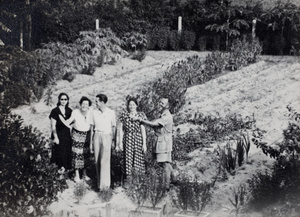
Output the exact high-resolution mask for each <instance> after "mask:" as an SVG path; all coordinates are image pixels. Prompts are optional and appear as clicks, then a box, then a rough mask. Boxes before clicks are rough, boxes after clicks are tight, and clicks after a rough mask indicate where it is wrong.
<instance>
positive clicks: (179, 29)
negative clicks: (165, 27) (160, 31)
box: [178, 16, 182, 33]
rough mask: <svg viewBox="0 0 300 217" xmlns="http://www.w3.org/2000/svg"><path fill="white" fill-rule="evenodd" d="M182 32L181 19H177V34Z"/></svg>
mask: <svg viewBox="0 0 300 217" xmlns="http://www.w3.org/2000/svg"><path fill="white" fill-rule="evenodd" d="M181 31H182V17H181V16H179V17H178V33H181Z"/></svg>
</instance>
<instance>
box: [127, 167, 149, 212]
mask: <svg viewBox="0 0 300 217" xmlns="http://www.w3.org/2000/svg"><path fill="white" fill-rule="evenodd" d="M148 189H149V188H148V186H147V182H146V176H145V174H144V173H140V172H138V171H136V170H132V172H131V176H130V178H129V179H128V182H127V187H126V194H127V195H128V197H129V198H130V199H131V200H132V201H133V202H134V203H136V204H137V205H138V206H139V207H140V206H142V205H143V204H144V203H145V202H146V200H147V198H148Z"/></svg>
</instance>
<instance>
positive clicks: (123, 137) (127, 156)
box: [120, 98, 147, 178]
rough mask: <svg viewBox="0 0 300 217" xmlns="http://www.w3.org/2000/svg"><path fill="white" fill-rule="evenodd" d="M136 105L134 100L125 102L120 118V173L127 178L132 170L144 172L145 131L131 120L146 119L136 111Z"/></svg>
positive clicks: (136, 122) (141, 113)
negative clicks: (125, 109) (121, 160)
mask: <svg viewBox="0 0 300 217" xmlns="http://www.w3.org/2000/svg"><path fill="white" fill-rule="evenodd" d="M137 107H138V103H137V100H136V99H135V98H129V99H128V101H127V111H124V112H123V113H122V114H121V117H120V122H121V123H120V143H121V144H120V149H121V150H123V164H122V172H123V175H124V176H125V177H124V178H128V176H130V175H131V172H132V170H133V169H134V170H135V171H138V172H141V173H144V172H145V156H144V153H146V151H147V146H146V131H145V127H144V126H143V125H140V123H139V122H138V121H134V120H133V119H132V118H134V117H135V118H137V117H138V118H141V119H146V115H145V114H144V113H143V112H138V111H137Z"/></svg>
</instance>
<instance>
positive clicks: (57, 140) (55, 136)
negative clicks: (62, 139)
mask: <svg viewBox="0 0 300 217" xmlns="http://www.w3.org/2000/svg"><path fill="white" fill-rule="evenodd" d="M51 130H52V134H53V137H54V143H55V144H59V139H58V136H57V131H56V120H55V119H54V118H51Z"/></svg>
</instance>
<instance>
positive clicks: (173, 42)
mask: <svg viewBox="0 0 300 217" xmlns="http://www.w3.org/2000/svg"><path fill="white" fill-rule="evenodd" d="M180 41H181V34H179V33H178V31H177V30H172V31H170V34H169V43H170V48H171V50H174V51H177V50H180Z"/></svg>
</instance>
